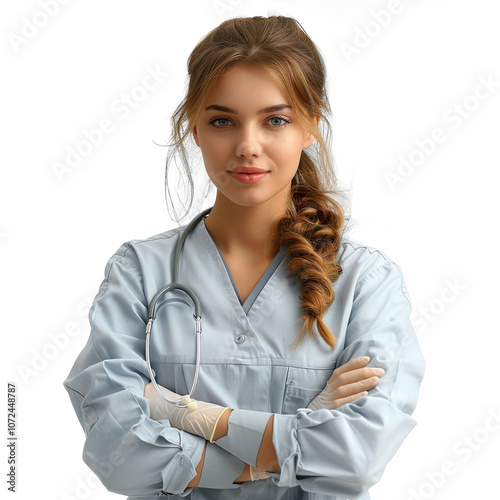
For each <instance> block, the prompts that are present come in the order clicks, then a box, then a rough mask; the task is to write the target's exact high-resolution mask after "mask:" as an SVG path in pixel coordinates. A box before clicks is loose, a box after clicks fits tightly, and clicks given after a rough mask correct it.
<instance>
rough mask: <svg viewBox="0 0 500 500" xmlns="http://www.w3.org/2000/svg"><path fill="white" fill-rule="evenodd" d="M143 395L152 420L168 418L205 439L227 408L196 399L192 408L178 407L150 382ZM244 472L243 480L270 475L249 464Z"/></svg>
mask: <svg viewBox="0 0 500 500" xmlns="http://www.w3.org/2000/svg"><path fill="white" fill-rule="evenodd" d="M160 389H161V391H162V392H163V394H165V397H167V398H168V399H171V400H176V399H179V398H180V397H181V396H180V395H179V394H176V393H175V392H172V391H169V390H168V389H167V388H166V387H163V386H161V385H160ZM144 397H145V398H146V399H147V400H148V401H149V408H150V416H151V418H152V419H153V420H163V419H165V420H169V421H170V425H172V427H175V428H177V429H181V430H185V431H187V432H190V433H191V434H196V435H198V436H201V437H204V438H205V439H207V440H209V439H210V437H211V435H212V433H213V431H214V427H215V422H216V421H217V418H218V416H219V415H221V414H222V412H223V411H225V410H227V409H228V408H227V407H222V406H218V405H214V404H210V403H205V402H203V401H198V400H196V406H197V408H196V409H194V410H189V409H187V408H179V407H178V406H177V405H175V404H172V403H168V402H167V401H165V400H164V399H163V398H162V397H161V396H160V395H159V394H158V391H157V390H156V388H155V386H154V385H153V383H152V382H150V383H149V384H147V385H146V387H145V388H144ZM194 412H199V413H196V417H195V416H194V415H193V413H194ZM207 436H208V437H207ZM246 474H248V477H247V478H245V480H249V481H258V480H260V479H267V478H268V477H270V476H269V475H268V474H267V473H266V472H265V471H262V470H260V469H257V467H253V466H251V465H249V466H248V469H247V473H246Z"/></svg>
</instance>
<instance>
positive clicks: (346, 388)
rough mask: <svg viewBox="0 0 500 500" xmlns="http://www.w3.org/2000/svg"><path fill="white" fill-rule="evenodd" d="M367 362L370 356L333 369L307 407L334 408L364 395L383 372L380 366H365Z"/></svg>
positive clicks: (376, 382) (355, 359)
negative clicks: (323, 385) (324, 384)
mask: <svg viewBox="0 0 500 500" xmlns="http://www.w3.org/2000/svg"><path fill="white" fill-rule="evenodd" d="M365 358H366V359H365ZM369 362H370V358H368V357H366V356H363V357H361V358H354V359H351V360H350V361H348V362H347V363H346V364H345V365H342V366H339V367H338V368H337V369H335V370H334V371H333V374H332V376H331V377H330V380H328V382H327V383H326V386H325V388H324V389H323V390H322V391H321V392H320V393H319V394H318V395H317V396H316V397H315V398H314V399H313V400H312V401H311V402H310V403H309V405H308V408H310V409H312V410H320V409H327V410H335V409H336V408H338V407H339V406H342V405H345V404H347V403H351V402H352V401H356V399H359V398H362V397H363V396H366V395H367V394H368V392H367V391H369V390H370V389H373V388H374V387H375V386H376V385H377V384H378V382H379V377H381V376H382V375H383V374H384V373H385V370H384V369H382V368H374V367H371V366H370V367H367V366H366V365H367V364H368V363H369Z"/></svg>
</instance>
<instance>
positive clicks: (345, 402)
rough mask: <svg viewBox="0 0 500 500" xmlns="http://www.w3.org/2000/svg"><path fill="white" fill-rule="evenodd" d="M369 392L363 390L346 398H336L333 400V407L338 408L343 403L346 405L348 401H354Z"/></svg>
mask: <svg viewBox="0 0 500 500" xmlns="http://www.w3.org/2000/svg"><path fill="white" fill-rule="evenodd" d="M367 395H368V392H367V391H363V392H358V393H357V394H352V395H351V396H348V397H345V398H340V399H336V400H335V401H334V402H333V408H334V409H337V408H339V407H340V406H342V405H345V404H347V403H352V402H353V401H356V400H357V399H360V398H363V397H364V396H367Z"/></svg>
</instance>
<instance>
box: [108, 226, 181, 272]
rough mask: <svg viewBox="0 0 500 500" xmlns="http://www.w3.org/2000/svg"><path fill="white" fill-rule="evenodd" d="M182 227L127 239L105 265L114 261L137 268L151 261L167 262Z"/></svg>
mask: <svg viewBox="0 0 500 500" xmlns="http://www.w3.org/2000/svg"><path fill="white" fill-rule="evenodd" d="M184 228H185V225H184V226H180V227H176V228H173V229H169V230H167V231H163V232H161V233H157V234H154V235H151V236H149V237H147V238H142V239H130V240H127V241H125V242H123V243H122V244H121V245H120V246H119V247H118V248H117V250H116V251H115V252H114V253H113V254H112V255H111V257H110V258H109V260H108V263H107V265H106V267H107V268H108V267H110V266H111V265H112V264H113V262H116V261H119V262H120V263H123V264H124V265H129V266H133V267H136V268H138V269H142V268H143V267H144V265H149V264H150V263H153V262H164V263H165V262H168V261H169V260H170V257H173V255H174V252H175V248H176V245H177V241H178V239H179V235H180V234H181V233H182V231H183V229H184Z"/></svg>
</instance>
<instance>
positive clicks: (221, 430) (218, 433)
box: [211, 408, 232, 442]
mask: <svg viewBox="0 0 500 500" xmlns="http://www.w3.org/2000/svg"><path fill="white" fill-rule="evenodd" d="M227 410H229V411H227ZM231 411H232V410H231V409H230V408H227V409H226V411H224V412H223V413H222V414H221V415H220V417H219V420H218V422H217V423H216V424H215V428H214V433H213V438H212V439H211V442H214V441H217V439H219V438H221V437H224V436H227V432H228V423H227V422H228V420H229V416H230V415H231Z"/></svg>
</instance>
